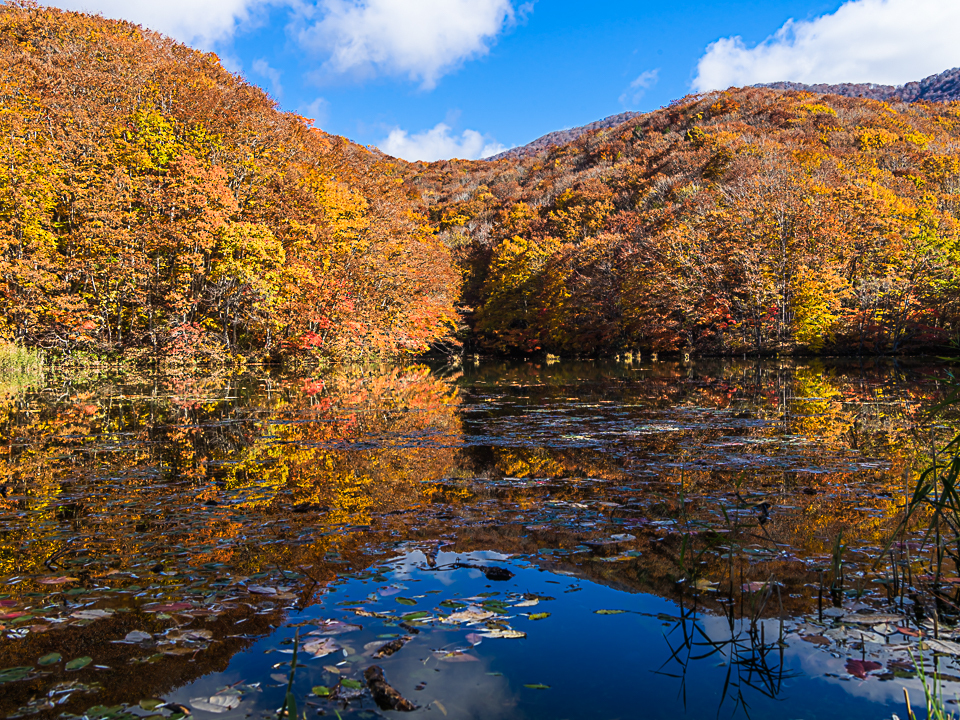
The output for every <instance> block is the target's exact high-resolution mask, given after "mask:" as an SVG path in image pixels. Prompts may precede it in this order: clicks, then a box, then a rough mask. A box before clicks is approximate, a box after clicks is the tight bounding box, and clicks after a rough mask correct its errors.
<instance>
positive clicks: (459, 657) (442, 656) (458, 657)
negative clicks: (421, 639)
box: [434, 650, 480, 663]
mask: <svg viewBox="0 0 960 720" xmlns="http://www.w3.org/2000/svg"><path fill="white" fill-rule="evenodd" d="M434 657H436V658H437V660H440V661H442V662H451V663H460V662H478V661H479V660H480V658H478V657H475V656H474V655H469V654H467V653H466V652H464V651H463V650H451V651H449V652H446V651H444V650H437V651H436V652H434Z"/></svg>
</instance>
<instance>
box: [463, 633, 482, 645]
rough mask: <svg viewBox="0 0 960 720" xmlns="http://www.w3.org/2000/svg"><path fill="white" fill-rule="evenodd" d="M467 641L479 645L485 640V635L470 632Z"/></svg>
mask: <svg viewBox="0 0 960 720" xmlns="http://www.w3.org/2000/svg"><path fill="white" fill-rule="evenodd" d="M467 642H468V643H470V644H471V645H479V644H480V643H482V642H483V636H482V635H478V634H477V633H470V634H469V635H467Z"/></svg>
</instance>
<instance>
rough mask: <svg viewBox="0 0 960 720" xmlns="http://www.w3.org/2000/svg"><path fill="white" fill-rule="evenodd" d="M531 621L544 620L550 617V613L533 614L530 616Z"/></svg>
mask: <svg viewBox="0 0 960 720" xmlns="http://www.w3.org/2000/svg"><path fill="white" fill-rule="evenodd" d="M528 617H529V618H530V619H531V620H543V619H544V618H548V617H550V613H546V612H544V613H531V614H530V615H528Z"/></svg>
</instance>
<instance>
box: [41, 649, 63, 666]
mask: <svg viewBox="0 0 960 720" xmlns="http://www.w3.org/2000/svg"><path fill="white" fill-rule="evenodd" d="M61 660H63V655H61V654H60V653H58V652H52V653H47V654H46V655H44V656H43V657H42V658H40V659H39V660H37V665H42V666H44V667H46V666H47V665H56V664H57V663H58V662H60V661H61Z"/></svg>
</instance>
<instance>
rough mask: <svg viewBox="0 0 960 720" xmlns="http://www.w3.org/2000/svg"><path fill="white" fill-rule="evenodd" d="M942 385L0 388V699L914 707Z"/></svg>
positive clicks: (575, 712) (870, 378) (381, 712)
mask: <svg viewBox="0 0 960 720" xmlns="http://www.w3.org/2000/svg"><path fill="white" fill-rule="evenodd" d="M948 380H949V368H948V367H946V366H943V365H938V364H936V363H930V362H922V361H910V362H893V361H883V362H869V363H859V362H855V361H850V362H839V361H838V362H833V363H829V362H819V361H818V362H813V361H811V362H793V361H791V362H779V361H777V362H770V361H762V362H761V361H751V360H744V361H737V362H732V361H722V362H721V361H695V362H694V363H687V364H682V363H674V362H660V363H650V362H644V363H641V362H612V361H611V362H596V363H576V362H566V361H562V362H553V363H549V364H548V363H533V362H528V363H499V362H492V361H484V362H477V363H473V362H468V363H466V364H465V365H464V366H462V367H461V366H457V367H453V366H436V367H427V366H424V365H407V366H397V367H355V368H341V369H335V370H330V371H328V372H323V373H319V372H317V373H312V374H310V373H308V374H303V373H296V372H281V371H275V370H269V369H263V368H254V369H245V370H238V371H235V372H228V371H223V372H222V373H216V372H213V373H201V374H190V373H184V372H180V373H175V372H170V373H157V374H150V373H140V374H137V373H135V372H121V371H100V372H94V371H84V372H74V371H69V372H68V371H54V372H51V374H50V376H49V377H47V378H46V379H45V382H44V383H43V385H44V387H37V388H33V389H30V390H27V391H21V392H11V393H9V394H8V396H7V398H6V400H4V401H3V403H2V404H0V448H2V455H0V633H2V636H0V715H2V716H3V717H29V718H54V717H82V716H86V717H88V718H129V717H140V718H154V719H155V720H159V718H172V719H173V720H176V719H177V718H180V717H184V716H186V715H188V714H189V715H191V716H193V717H196V718H200V719H203V718H212V717H214V716H217V717H222V718H234V717H236V718H240V717H242V718H248V717H254V718H261V717H263V718H267V717H272V718H277V717H282V716H283V714H284V713H286V714H287V715H288V716H290V715H293V714H296V715H297V716H298V717H307V718H309V717H314V716H328V717H340V718H372V717H381V716H399V713H400V712H405V714H407V715H409V716H410V717H419V716H422V717H430V718H451V719H453V718H485V719H486V718H504V719H507V718H509V719H517V720H519V719H521V718H522V719H530V720H534V719H539V718H550V719H562V718H571V719H572V718H597V719H598V720H608V719H609V720H613V719H615V718H635V717H645V718H675V717H678V716H689V717H693V718H699V717H719V716H723V717H745V718H746V717H750V718H806V719H807V720H812V719H816V718H835V717H843V718H846V719H849V720H854V719H856V718H885V717H886V718H889V717H891V716H892V715H893V714H894V713H899V714H900V715H902V716H904V717H905V716H906V707H905V704H904V703H905V701H904V690H903V689H904V687H906V688H907V689H908V691H909V693H910V698H911V700H912V702H913V703H914V705H915V707H916V709H917V711H918V712H921V715H922V708H923V706H922V703H923V692H922V689H921V684H920V679H919V678H918V677H917V675H916V673H915V672H914V663H913V659H914V658H916V659H917V660H918V661H921V662H923V663H925V664H926V666H927V668H928V670H932V669H933V668H934V667H936V668H937V669H938V670H939V672H940V673H941V674H942V676H943V680H944V689H945V695H946V696H947V697H949V698H952V697H954V696H955V695H956V694H960V666H958V658H960V644H958V643H955V642H954V640H955V639H956V638H955V637H954V634H955V631H954V624H955V610H956V604H955V603H956V602H957V598H956V593H955V592H954V591H953V589H952V588H956V587H957V584H956V583H955V582H954V580H955V579H956V572H955V568H953V566H952V565H950V566H949V568H946V570H945V572H946V576H945V577H943V578H941V579H940V584H939V585H938V586H937V587H938V590H937V592H938V594H937V596H936V598H937V600H936V602H933V601H931V597H933V596H931V595H930V594H929V593H928V592H927V589H928V586H929V585H930V582H929V574H930V572H931V562H932V561H933V559H934V558H932V557H931V555H930V552H929V550H928V547H927V545H926V544H925V543H924V535H923V532H922V530H923V527H925V525H923V523H920V524H919V525H917V526H912V527H911V528H909V530H908V531H900V532H898V526H899V524H900V522H901V520H902V519H903V517H904V508H905V505H906V503H907V501H908V498H909V496H910V493H911V492H912V491H913V487H914V485H915V483H916V478H917V477H918V476H919V474H920V473H921V472H922V471H923V469H924V468H925V467H926V466H927V465H928V464H929V463H930V460H931V456H932V454H933V453H934V452H936V449H937V448H938V447H942V445H943V444H944V443H945V442H946V441H947V440H948V439H949V438H951V437H952V436H953V434H954V431H955V428H954V424H953V423H951V422H949V421H946V420H938V421H937V422H935V423H934V422H932V421H930V420H929V418H928V417H927V416H926V415H925V413H926V411H927V410H928V409H929V408H930V407H931V406H933V405H934V404H936V403H937V402H939V401H941V400H943V399H944V397H945V396H946V395H947V394H948V393H949V383H948ZM944 587H946V588H947V589H948V590H949V592H947V591H945V590H943V588H944ZM921 656H922V659H921ZM390 708H397V709H390ZM404 708H406V710H404Z"/></svg>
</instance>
